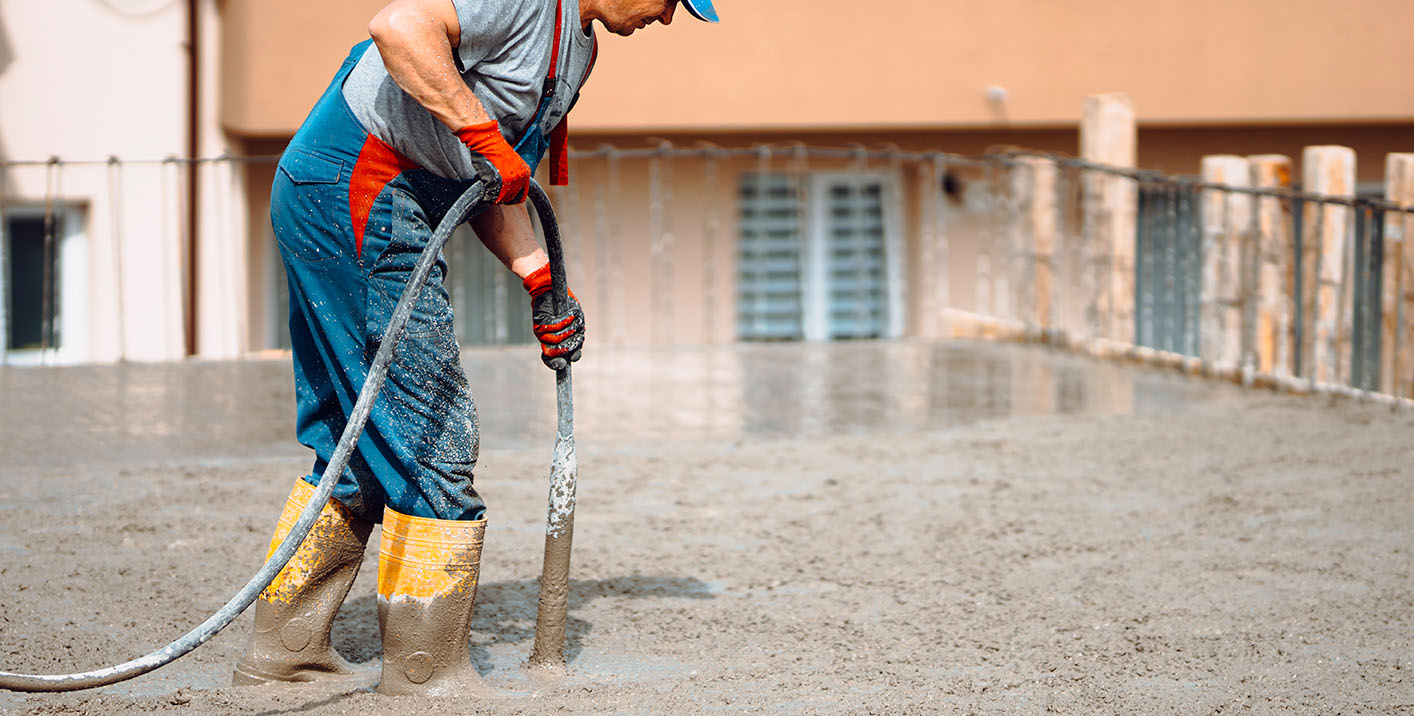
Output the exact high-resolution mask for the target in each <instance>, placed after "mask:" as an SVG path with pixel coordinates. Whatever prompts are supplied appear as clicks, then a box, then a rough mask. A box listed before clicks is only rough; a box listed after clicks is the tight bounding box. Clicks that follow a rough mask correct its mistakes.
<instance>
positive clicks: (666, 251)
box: [648, 140, 676, 345]
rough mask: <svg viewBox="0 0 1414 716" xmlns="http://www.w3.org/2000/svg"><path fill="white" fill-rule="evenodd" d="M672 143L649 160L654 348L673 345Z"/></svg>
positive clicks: (661, 145)
mask: <svg viewBox="0 0 1414 716" xmlns="http://www.w3.org/2000/svg"><path fill="white" fill-rule="evenodd" d="M672 149H673V145H672V142H669V141H667V140H663V141H661V142H659V143H658V148H657V151H655V152H654V153H653V156H652V157H651V158H650V159H649V160H648V223H649V229H648V231H649V242H650V243H649V249H648V252H649V265H650V266H652V267H653V269H652V275H651V277H650V281H651V283H652V287H651V293H650V294H649V295H650V301H651V303H652V304H653V323H652V336H651V338H650V342H651V343H652V344H653V345H672V344H673V343H674V342H675V340H676V338H675V334H674V331H673V323H674V321H673V285H674V283H675V282H674V281H673V257H672V252H673V244H674V240H673V232H672V228H671V221H672V220H671V218H670V216H669V215H670V213H671V212H670V211H669V210H668V205H669V204H670V203H671V202H672V187H671V183H672V179H671V173H672Z"/></svg>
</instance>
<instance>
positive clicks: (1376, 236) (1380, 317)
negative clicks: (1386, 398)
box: [1365, 206, 1385, 390]
mask: <svg viewBox="0 0 1414 716" xmlns="http://www.w3.org/2000/svg"><path fill="white" fill-rule="evenodd" d="M1370 222H1371V223H1370V251H1369V260H1370V261H1369V267H1368V268H1367V269H1366V272H1367V275H1368V278H1367V279H1366V280H1367V282H1368V283H1367V285H1368V286H1369V290H1368V292H1367V294H1368V302H1369V308H1368V309H1367V311H1368V313H1367V315H1366V321H1365V326H1366V330H1367V331H1368V333H1369V340H1368V341H1367V342H1366V343H1367V352H1366V358H1365V389H1366V390H1376V389H1378V388H1379V387H1380V385H1381V383H1382V380H1381V378H1382V372H1381V368H1382V367H1383V366H1382V365H1381V360H1380V358H1381V357H1382V356H1383V355H1384V351H1383V342H1384V341H1383V338H1384V336H1383V333H1384V330H1383V328H1384V273H1385V272H1384V262H1385V210H1384V209H1382V208H1379V207H1374V206H1372V207H1370Z"/></svg>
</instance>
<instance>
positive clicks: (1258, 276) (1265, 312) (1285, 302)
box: [1247, 154, 1296, 377]
mask: <svg viewBox="0 0 1414 716" xmlns="http://www.w3.org/2000/svg"><path fill="white" fill-rule="evenodd" d="M1247 161H1248V163H1249V164H1250V165H1251V167H1252V185H1253V186H1254V187H1256V188H1258V189H1289V188H1291V158H1290V157H1287V156H1285V155H1281V154H1258V155H1256V156H1251V157H1248V158H1247ZM1255 203H1256V218H1255V221H1254V223H1253V228H1254V231H1255V234H1256V235H1255V236H1254V237H1253V241H1254V244H1255V246H1254V247H1253V249H1254V253H1255V257H1254V259H1255V260H1254V261H1253V264H1254V266H1253V273H1254V274H1255V276H1254V279H1255V281H1254V288H1255V292H1256V298H1255V300H1254V301H1253V302H1252V303H1253V304H1254V305H1253V313H1254V315H1253V316H1252V317H1251V321H1252V323H1253V330H1252V334H1253V343H1254V345H1253V346H1252V350H1253V353H1254V354H1255V355H1254V360H1255V365H1256V367H1257V369H1258V370H1261V371H1264V372H1268V373H1274V374H1276V375H1278V376H1283V377H1285V376H1289V375H1291V372H1292V355H1293V351H1292V341H1293V339H1294V337H1295V336H1294V333H1293V331H1292V320H1293V317H1294V315H1295V307H1294V305H1293V304H1292V301H1293V300H1294V299H1295V296H1296V284H1295V281H1296V273H1295V264H1294V263H1293V260H1294V256H1293V252H1292V244H1291V230H1290V228H1289V226H1290V224H1289V221H1290V218H1291V202H1290V201H1288V200H1286V199H1278V198H1276V197H1270V196H1263V197H1257V199H1256V202H1255Z"/></svg>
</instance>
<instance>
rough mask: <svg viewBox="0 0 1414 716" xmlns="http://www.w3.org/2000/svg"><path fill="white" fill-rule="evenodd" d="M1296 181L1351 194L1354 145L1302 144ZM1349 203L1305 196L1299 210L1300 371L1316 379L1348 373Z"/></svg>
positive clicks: (1317, 190)
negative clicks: (1329, 201)
mask: <svg viewBox="0 0 1414 716" xmlns="http://www.w3.org/2000/svg"><path fill="white" fill-rule="evenodd" d="M1301 174H1302V185H1303V188H1304V189H1305V191H1307V192H1308V193H1312V194H1323V195H1328V196H1345V197H1348V196H1353V195H1354V193H1355V150H1353V149H1351V148H1350V147H1339V146H1318V147H1306V148H1305V149H1304V150H1303V151H1302V153H1301ZM1351 219H1352V212H1351V209H1350V207H1348V206H1342V205H1339V204H1320V203H1317V202H1313V201H1308V202H1306V205H1305V210H1304V214H1303V216H1302V227H1303V229H1302V233H1303V236H1302V237H1301V271H1302V283H1303V284H1305V285H1304V286H1302V288H1301V301H1302V311H1303V313H1302V315H1303V317H1304V318H1303V322H1304V323H1305V325H1304V326H1303V327H1302V328H1303V330H1302V336H1303V340H1302V344H1303V345H1302V346H1301V355H1302V361H1301V366H1302V372H1303V373H1304V374H1305V375H1306V376H1307V377H1309V378H1312V379H1314V380H1317V381H1322V382H1346V381H1347V380H1349V377H1350V329H1351V315H1350V314H1351V306H1352V299H1353V297H1352V295H1351V293H1352V291H1351V274H1350V271H1351V268H1352V266H1351V264H1352V263H1353V261H1352V257H1351V255H1350V254H1351V251H1352V250H1353V248H1354V244H1355V242H1354V240H1353V239H1352V237H1351V232H1352V225H1351Z"/></svg>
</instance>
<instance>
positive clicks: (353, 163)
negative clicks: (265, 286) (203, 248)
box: [270, 41, 546, 522]
mask: <svg viewBox="0 0 1414 716" xmlns="http://www.w3.org/2000/svg"><path fill="white" fill-rule="evenodd" d="M369 44H370V42H369V41H365V42H363V43H360V44H359V45H356V46H355V47H354V48H353V50H352V51H351V52H350V54H349V56H348V58H347V59H345V60H344V64H343V66H342V67H341V68H340V70H339V72H338V74H337V75H335V77H334V81H333V82H332V83H331V84H330V85H329V88H328V89H327V90H325V92H324V95H323V96H322V97H321V98H320V99H319V102H318V103H317V104H316V105H315V106H314V109H313V110H311V112H310V114H309V117H308V118H307V119H306V120H305V122H304V124H303V125H302V126H301V127H300V129H299V131H298V132H297V133H296V134H295V136H294V138H293V139H292V140H291V142H290V144H289V146H288V147H287V148H286V150H285V152H284V154H283V155H282V156H281V158H280V163H279V166H278V170H277V171H276V172H275V181H274V184H273V186H272V188H271V194H270V220H271V223H272V224H273V225H274V230H275V238H276V241H277V242H278V244H279V248H280V257H281V259H282V260H283V262H284V265H285V273H286V277H287V279H288V281H289V292H290V340H291V347H292V352H293V355H294V370H295V398H296V403H297V421H296V432H297V435H298V439H299V441H300V442H301V443H303V444H304V445H306V446H308V447H309V448H311V449H313V450H314V453H315V461H314V469H313V471H312V473H311V474H309V475H308V476H306V477H305V478H304V479H305V480H306V481H308V482H310V483H311V484H314V483H317V482H318V481H319V477H320V476H321V475H323V473H324V468H325V466H326V465H328V462H329V459H330V458H331V457H332V456H333V453H334V448H335V446H336V445H337V444H338V442H339V438H340V436H341V435H342V434H343V430H344V425H345V423H346V422H347V418H348V415H349V413H350V412H351V411H352V410H353V405H354V402H355V401H356V400H357V398H358V393H359V390H360V389H361V388H362V387H363V383H364V380H365V379H366V377H367V374H368V366H369V363H370V362H371V361H372V359H373V356H374V354H375V353H376V352H377V350H378V346H379V343H380V341H381V339H382V336H383V332H384V330H385V329H386V328H387V325H388V319H389V317H390V316H391V315H392V312H393V307H394V306H395V305H396V304H397V301H398V298H399V296H401V294H402V291H403V288H404V287H405V286H406V285H407V280H408V277H409V276H410V275H411V273H412V269H413V266H414V265H415V264H416V263H417V259H418V257H419V256H420V254H421V252H422V249H423V247H424V246H425V245H426V244H427V241H428V239H429V238H430V237H431V234H432V229H433V228H434V227H435V226H436V225H437V223H438V222H439V221H441V219H442V217H443V215H444V214H445V213H446V211H447V210H448V209H449V208H450V206H451V204H452V202H453V201H455V200H456V198H457V197H458V196H460V195H461V193H462V192H463V191H464V190H465V189H466V188H467V187H468V186H470V184H471V181H470V180H462V181H453V180H448V179H444V178H442V177H438V176H436V175H434V174H432V173H431V172H429V171H426V170H424V169H421V168H419V167H417V166H416V165H414V164H412V163H411V162H409V161H407V160H406V159H403V158H402V157H400V156H398V155H397V154H396V153H395V152H393V151H392V150H391V149H390V148H388V147H387V145H386V144H383V143H382V142H380V141H378V140H377V139H376V138H373V137H370V136H369V134H368V132H366V131H365V130H364V129H363V127H362V126H361V125H360V123H359V122H358V120H357V119H355V118H354V115H353V113H352V112H351V111H350V109H349V107H348V104H347V103H346V102H345V101H344V97H343V91H342V88H343V83H344V79H345V78H346V77H347V76H348V74H349V72H350V71H351V70H352V69H353V67H354V64H355V63H356V62H357V61H358V59H359V58H360V57H361V56H362V54H363V52H364V51H365V49H367V48H368V46H369ZM541 105H542V108H543V106H544V105H545V102H544V101H542V102H541ZM539 119H540V111H537V113H536V120H535V121H534V122H532V125H531V128H530V129H529V131H527V132H526V136H525V137H523V138H522V139H521V140H520V141H519V142H517V144H516V151H517V152H518V153H520V154H521V155H522V156H523V157H524V158H525V160H526V163H527V165H529V166H530V167H531V168H532V171H533V169H534V167H535V166H536V165H537V164H538V163H539V160H540V157H541V155H542V154H543V152H544V149H545V146H546V142H545V140H544V138H543V133H542V132H541V131H540V128H539ZM446 273H447V264H446V261H445V260H444V259H443V258H442V257H440V256H439V257H438V260H437V263H436V265H435V266H434V268H433V269H432V273H431V276H430V278H429V280H428V282H427V286H426V287H425V288H424V289H423V290H422V294H421V296H419V298H418V302H417V304H416V306H415V309H414V311H413V313H412V317H411V319H410V320H409V322H408V325H407V330H406V332H405V333H404V336H403V338H402V341H401V342H400V343H399V344H398V347H397V351H396V352H395V354H394V358H393V362H392V365H391V366H390V368H389V371H388V379H387V382H386V383H385V384H384V386H383V391H382V393H381V394H380V395H379V398H378V400H377V401H376V402H375V403H374V406H373V411H372V413H371V415H370V416H369V419H368V424H367V426H366V428H365V429H364V432H363V437H362V438H360V439H359V442H358V447H357V450H356V451H355V452H354V455H353V457H352V459H351V460H350V461H349V467H348V469H347V470H346V471H345V473H344V474H343V475H342V476H340V479H339V482H338V483H337V485H336V486H335V487H334V498H335V499H337V500H339V501H340V502H341V503H343V504H344V505H346V506H348V507H349V508H350V509H351V510H353V511H354V513H355V514H357V515H359V516H360V517H362V518H364V519H366V520H369V521H371V522H379V521H381V519H382V513H383V507H384V506H385V505H386V506H388V507H391V508H393V509H394V510H397V511H398V512H401V513H403V514H406V515H413V516H417V517H430V518H436V519H444V520H474V519H480V518H481V517H482V516H483V514H484V512H485V503H484V502H483V501H482V499H481V497H480V496H479V495H478V494H477V493H476V490H475V488H474V487H473V485H472V482H473V475H472V473H473V470H474V468H475V466H476V459H477V451H478V447H479V428H478V426H477V418H476V406H475V403H474V402H473V401H472V396H471V390H470V387H469V386H468V385H467V381H466V375H465V374H464V373H463V372H462V368H461V361H460V354H459V350H458V345H457V338H456V333H455V330H454V328H453V321H452V306H451V303H450V300H449V296H448V293H447V289H446V287H445V286H444V278H445V277H446Z"/></svg>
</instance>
